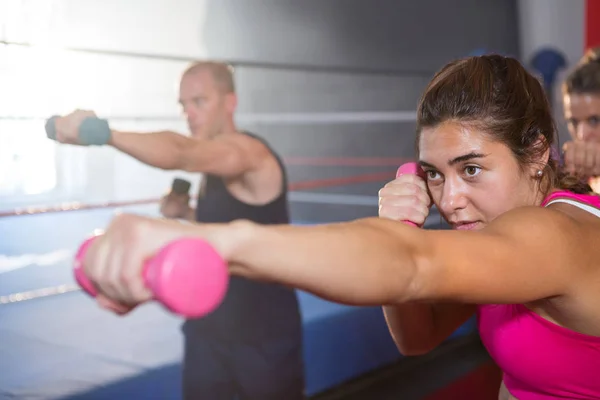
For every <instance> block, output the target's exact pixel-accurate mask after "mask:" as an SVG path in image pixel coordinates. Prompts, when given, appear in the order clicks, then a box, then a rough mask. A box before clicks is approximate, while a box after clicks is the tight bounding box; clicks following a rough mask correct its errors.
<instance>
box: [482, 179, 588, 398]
mask: <svg viewBox="0 0 600 400" xmlns="http://www.w3.org/2000/svg"><path fill="white" fill-rule="evenodd" d="M554 202H563V203H569V204H573V205H575V206H577V207H579V208H582V209H584V210H586V211H589V212H590V213H592V214H594V215H596V216H598V217H600V197H598V196H589V195H578V194H574V193H571V192H566V191H560V192H555V193H552V194H551V195H550V196H548V197H547V198H546V199H545V200H544V202H543V203H542V206H547V205H549V204H552V203H554ZM548 251H552V250H551V249H548ZM477 317H478V325H479V334H480V336H481V340H482V342H483V344H484V345H485V347H486V348H487V350H488V352H489V353H490V355H491V356H492V358H493V359H494V361H495V362H496V364H498V366H499V367H500V368H501V369H502V371H503V372H504V383H505V385H506V388H507V389H508V391H509V392H510V393H511V394H512V395H513V396H514V397H516V398H517V399H519V400H549V399H586V400H589V399H600V337H595V336H589V335H584V334H582V333H578V332H575V331H572V330H570V329H567V328H563V327H561V326H559V325H556V324H554V323H552V322H550V321H548V320H546V319H544V318H542V317H541V316H540V315H538V314H536V313H534V312H533V311H530V310H529V309H528V308H527V307H525V306H524V305H522V304H497V305H480V306H479V307H478V309H477Z"/></svg>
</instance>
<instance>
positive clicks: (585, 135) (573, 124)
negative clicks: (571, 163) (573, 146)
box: [563, 93, 600, 142]
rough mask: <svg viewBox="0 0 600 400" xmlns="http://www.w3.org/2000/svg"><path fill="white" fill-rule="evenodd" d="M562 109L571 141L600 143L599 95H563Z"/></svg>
mask: <svg viewBox="0 0 600 400" xmlns="http://www.w3.org/2000/svg"><path fill="white" fill-rule="evenodd" d="M563 107H564V114H565V119H566V121H567V126H568V127H569V133H570V134H571V137H572V138H573V139H577V140H583V141H586V142H587V141H591V142H600V94H589V93H582V94H577V93H572V94H565V95H564V97H563Z"/></svg>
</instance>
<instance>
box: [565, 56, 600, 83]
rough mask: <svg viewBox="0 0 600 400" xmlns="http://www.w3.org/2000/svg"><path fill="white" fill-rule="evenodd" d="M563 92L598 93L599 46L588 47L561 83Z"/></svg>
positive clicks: (599, 80) (599, 70) (599, 73)
mask: <svg viewBox="0 0 600 400" xmlns="http://www.w3.org/2000/svg"><path fill="white" fill-rule="evenodd" d="M562 90H563V93H565V94H599V95H600V47H596V48H593V49H589V50H588V51H587V52H586V53H585V55H584V56H583V57H582V58H581V60H580V61H579V63H578V64H577V66H576V67H575V68H574V69H573V70H572V71H571V72H570V73H569V75H568V76H567V78H566V79H565V81H564V82H563V85H562Z"/></svg>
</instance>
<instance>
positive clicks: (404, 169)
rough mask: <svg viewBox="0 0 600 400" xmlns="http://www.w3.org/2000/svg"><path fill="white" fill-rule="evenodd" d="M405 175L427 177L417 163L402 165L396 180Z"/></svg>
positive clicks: (407, 222) (408, 222) (411, 223)
mask: <svg viewBox="0 0 600 400" xmlns="http://www.w3.org/2000/svg"><path fill="white" fill-rule="evenodd" d="M405 174H414V175H419V176H421V177H424V175H425V174H424V173H423V170H422V169H421V167H420V166H419V164H417V163H415V162H409V163H406V164H402V165H401V166H400V168H398V171H397V172H396V178H398V177H399V176H400V175H405ZM403 222H404V223H406V224H408V225H412V226H417V224H415V223H414V222H412V221H403Z"/></svg>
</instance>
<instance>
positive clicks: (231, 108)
mask: <svg viewBox="0 0 600 400" xmlns="http://www.w3.org/2000/svg"><path fill="white" fill-rule="evenodd" d="M237 105H238V98H237V95H236V94H235V93H227V94H226V95H225V108H226V109H227V111H228V112H229V113H230V114H233V113H235V110H236V108H237Z"/></svg>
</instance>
